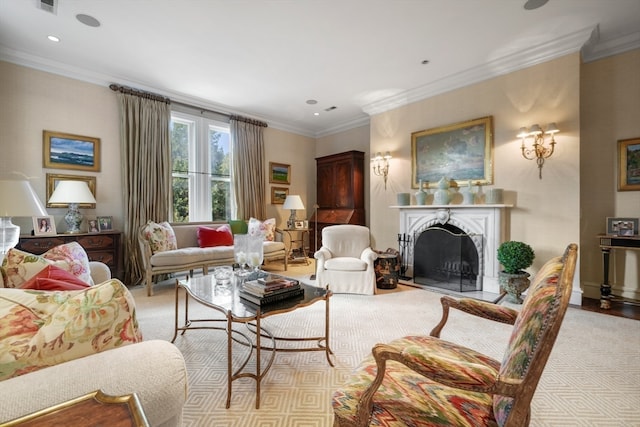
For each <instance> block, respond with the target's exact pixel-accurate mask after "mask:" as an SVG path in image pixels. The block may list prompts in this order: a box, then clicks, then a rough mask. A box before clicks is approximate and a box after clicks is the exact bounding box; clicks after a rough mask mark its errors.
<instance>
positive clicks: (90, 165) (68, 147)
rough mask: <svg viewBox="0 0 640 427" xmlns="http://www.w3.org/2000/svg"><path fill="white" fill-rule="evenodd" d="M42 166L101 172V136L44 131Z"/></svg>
mask: <svg viewBox="0 0 640 427" xmlns="http://www.w3.org/2000/svg"><path fill="white" fill-rule="evenodd" d="M42 166H43V167H45V168H55V169H71V170H79V171H90V172H100V138H94V137H91V136H81V135H73V134H70V133H61V132H52V131H50V130H45V131H43V132H42Z"/></svg>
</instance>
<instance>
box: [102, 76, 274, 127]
mask: <svg viewBox="0 0 640 427" xmlns="http://www.w3.org/2000/svg"><path fill="white" fill-rule="evenodd" d="M109 89H111V90H112V91H114V92H120V93H126V94H129V95H135V96H140V97H142V98H147V99H153V100H154V101H160V102H165V103H167V104H176V105H182V106H183V107H188V108H193V109H196V110H200V111H201V112H205V111H206V112H207V113H213V114H218V115H221V116H224V117H228V118H229V120H236V121H238V122H245V123H249V124H252V125H255V126H261V127H265V128H266V127H268V126H269V125H268V124H267V123H265V122H263V121H261V120H256V119H250V118H247V117H242V116H237V115H231V114H227V113H222V112H220V111H215V110H209V109H207V108H202V107H197V106H195V105H189V104H185V103H183V102H178V101H171V99H169V98H167V97H166V96H162V95H158V94H155V93H151V92H147V91H143V90H139V89H133V88H130V87H127V86H121V85H118V84H115V83H111V84H110V85H109Z"/></svg>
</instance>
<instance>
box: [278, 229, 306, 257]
mask: <svg viewBox="0 0 640 427" xmlns="http://www.w3.org/2000/svg"><path fill="white" fill-rule="evenodd" d="M282 231H283V232H284V233H283V240H284V244H285V246H286V247H287V258H288V259H289V263H304V264H305V265H309V256H308V254H307V248H306V246H305V244H304V243H305V238H304V236H305V235H306V236H307V239H308V236H309V229H308V228H285V229H283V230H282ZM285 235H286V236H287V237H286V238H284V236H285ZM307 241H308V240H307ZM296 251H299V253H300V254H301V255H302V256H298V257H297V256H295V252H296Z"/></svg>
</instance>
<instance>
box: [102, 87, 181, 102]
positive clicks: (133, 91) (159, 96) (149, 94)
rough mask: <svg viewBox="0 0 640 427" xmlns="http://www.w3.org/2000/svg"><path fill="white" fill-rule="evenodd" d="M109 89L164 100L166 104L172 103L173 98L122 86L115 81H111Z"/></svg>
mask: <svg viewBox="0 0 640 427" xmlns="http://www.w3.org/2000/svg"><path fill="white" fill-rule="evenodd" d="M109 89H111V90H112V91H114V92H120V93H126V94H127V95H135V96H139V97H141V98H147V99H152V100H154V101H160V102H164V103H166V104H171V99H169V98H167V97H166V96H162V95H158V94H155V93H151V92H146V91H143V90H139V89H133V88H130V87H127V86H120V85H117V84H115V83H111V84H110V85H109Z"/></svg>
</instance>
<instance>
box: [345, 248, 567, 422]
mask: <svg viewBox="0 0 640 427" xmlns="http://www.w3.org/2000/svg"><path fill="white" fill-rule="evenodd" d="M577 251H578V247H577V245H575V244H570V245H569V246H568V247H567V249H566V251H565V253H564V255H563V256H562V257H557V258H554V259H551V260H550V261H548V262H547V263H546V264H545V265H544V266H543V267H542V268H541V269H540V271H538V273H537V274H536V276H535V278H534V279H533V280H532V283H531V287H530V288H529V291H528V294H527V297H526V299H525V301H524V303H523V306H522V309H521V310H520V312H518V311H515V310H512V309H510V308H507V307H502V306H498V305H495V304H492V303H487V302H483V301H477V300H472V299H460V300H456V299H453V298H451V297H446V296H445V297H442V298H441V302H442V306H443V315H442V320H441V321H440V323H439V324H438V325H437V326H436V327H435V328H434V329H433V330H432V331H431V334H430V336H409V337H404V338H400V339H398V340H395V341H392V342H390V343H388V344H377V345H376V346H374V347H373V351H372V353H373V354H372V355H371V356H369V357H368V358H367V359H365V360H364V361H363V362H362V363H361V365H360V366H359V367H358V368H357V369H356V370H355V372H354V373H353V375H352V376H351V377H350V378H349V379H348V380H347V382H346V384H345V385H344V387H343V388H341V389H340V390H338V391H336V392H335V393H334V395H333V410H334V420H335V424H334V425H336V426H368V425H375V426H392V425H393V426H397V425H419V426H421V427H429V426H434V427H435V426H444V425H451V426H468V427H480V426H500V427H512V426H526V425H528V424H529V420H530V416H531V414H530V404H531V399H532V397H533V394H534V392H535V390H536V387H537V385H538V381H539V380H540V376H541V374H542V371H543V369H544V366H545V364H546V362H547V359H548V358H549V354H550V353H551V349H552V347H553V344H554V342H555V340H556V337H557V335H558V331H559V329H560V325H561V323H562V320H563V318H564V314H565V312H566V310H567V306H568V304H569V298H570V296H571V288H572V282H573V276H574V272H575V267H576V259H577ZM450 308H455V309H458V310H462V311H464V312H466V313H468V314H471V315H476V316H481V317H484V318H487V319H490V320H495V321H498V322H502V323H507V324H513V330H512V333H511V338H510V340H509V343H508V345H507V349H506V352H505V354H504V358H503V360H502V363H501V362H499V361H497V360H494V359H492V358H490V357H488V356H486V355H483V354H481V353H479V352H476V351H474V350H471V349H469V348H466V347H463V346H461V345H458V344H454V343H451V342H447V341H444V340H441V339H440V338H439V336H440V332H441V330H442V329H443V327H444V326H445V324H446V322H447V319H448V316H449V309H450Z"/></svg>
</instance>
